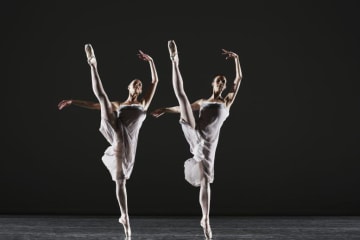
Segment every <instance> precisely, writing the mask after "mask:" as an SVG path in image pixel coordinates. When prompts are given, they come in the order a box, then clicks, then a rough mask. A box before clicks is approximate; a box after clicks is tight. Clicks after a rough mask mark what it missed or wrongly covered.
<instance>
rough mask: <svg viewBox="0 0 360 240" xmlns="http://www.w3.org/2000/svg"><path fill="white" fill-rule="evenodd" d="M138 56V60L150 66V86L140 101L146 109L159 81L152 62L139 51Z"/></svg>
mask: <svg viewBox="0 0 360 240" xmlns="http://www.w3.org/2000/svg"><path fill="white" fill-rule="evenodd" d="M138 56H139V58H140V59H142V60H144V61H147V62H149V64H150V69H151V85H150V87H149V88H148V90H147V91H146V93H145V94H144V97H143V99H142V100H141V102H142V104H143V106H144V109H148V107H149V105H150V103H151V100H152V99H153V97H154V93H155V90H156V87H157V85H158V82H159V79H158V75H157V72H156V67H155V63H154V60H153V59H152V58H151V57H150V56H149V55H148V54H146V53H143V52H142V51H141V50H139V53H138Z"/></svg>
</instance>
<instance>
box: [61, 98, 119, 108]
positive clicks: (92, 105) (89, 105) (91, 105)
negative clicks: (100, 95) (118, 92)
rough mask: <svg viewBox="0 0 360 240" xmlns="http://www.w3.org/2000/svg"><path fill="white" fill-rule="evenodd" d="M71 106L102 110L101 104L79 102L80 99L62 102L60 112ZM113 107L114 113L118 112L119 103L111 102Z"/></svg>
mask: <svg viewBox="0 0 360 240" xmlns="http://www.w3.org/2000/svg"><path fill="white" fill-rule="evenodd" d="M70 105H75V106H78V107H82V108H87V109H93V110H100V103H98V102H93V101H85V100H78V99H68V100H62V101H60V102H59V104H58V108H59V110H62V109H63V108H65V107H69V106H70ZM111 106H112V109H113V111H116V109H117V108H118V106H119V103H118V102H111Z"/></svg>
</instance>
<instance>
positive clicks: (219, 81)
mask: <svg viewBox="0 0 360 240" xmlns="http://www.w3.org/2000/svg"><path fill="white" fill-rule="evenodd" d="M212 86H213V89H214V91H215V92H222V91H224V89H225V88H226V78H225V77H224V76H220V75H218V76H216V77H215V78H214V80H213V82H212Z"/></svg>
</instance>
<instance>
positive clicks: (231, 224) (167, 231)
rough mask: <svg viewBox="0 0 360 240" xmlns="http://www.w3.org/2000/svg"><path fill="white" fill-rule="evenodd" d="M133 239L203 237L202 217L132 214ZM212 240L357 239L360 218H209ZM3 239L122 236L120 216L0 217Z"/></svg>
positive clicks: (103, 239) (121, 239)
mask: <svg viewBox="0 0 360 240" xmlns="http://www.w3.org/2000/svg"><path fill="white" fill-rule="evenodd" d="M130 223H131V229H132V237H131V240H143V239H146V240H152V239H154V240H155V239H166V240H168V239H186V240H197V239H202V240H203V239H204V235H203V232H202V228H201V227H200V224H199V223H200V217H184V216H181V217H176V216H174V217H168V216H166V217H165V216H130ZM210 223H211V227H212V231H213V239H214V240H222V239H224V240H225V239H226V240H230V239H231V240H235V239H248V240H250V239H251V240H260V239H261V240H266V239H272V240H310V239H311V240H322V239H326V240H340V239H344V240H359V239H360V216H333V217H332V216H291V217H289V216H274V217H271V216H263V217H259V216H248V217H244V216H239V217H219V216H216V217H215V216H214V217H211V218H210ZM0 239H1V240H32V239H34V240H35V239H36V240H45V239H46V240H60V239H61V240H65V239H66V240H73V239H84V240H85V239H86V240H95V239H99V240H110V239H111V240H114V239H116V240H124V239H126V238H125V236H124V232H123V227H122V226H121V225H120V224H119V223H118V217H116V216H64V215H41V216H40V215H0Z"/></svg>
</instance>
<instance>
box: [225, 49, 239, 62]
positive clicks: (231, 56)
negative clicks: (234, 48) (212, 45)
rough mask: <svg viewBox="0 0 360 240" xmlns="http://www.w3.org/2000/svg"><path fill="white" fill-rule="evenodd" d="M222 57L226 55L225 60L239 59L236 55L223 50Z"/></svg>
mask: <svg viewBox="0 0 360 240" xmlns="http://www.w3.org/2000/svg"><path fill="white" fill-rule="evenodd" d="M222 55H226V60H227V59H229V58H238V57H239V56H238V55H237V54H236V53H234V52H231V51H228V50H225V49H222Z"/></svg>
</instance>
